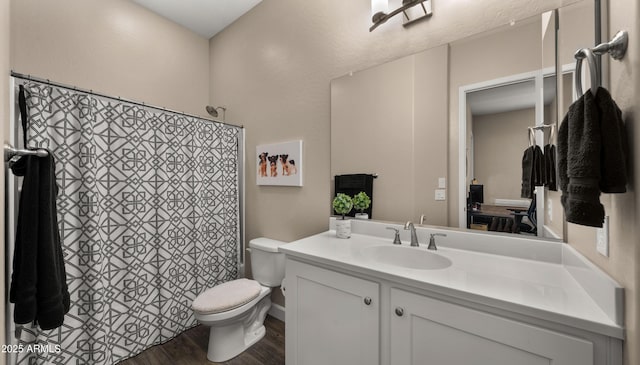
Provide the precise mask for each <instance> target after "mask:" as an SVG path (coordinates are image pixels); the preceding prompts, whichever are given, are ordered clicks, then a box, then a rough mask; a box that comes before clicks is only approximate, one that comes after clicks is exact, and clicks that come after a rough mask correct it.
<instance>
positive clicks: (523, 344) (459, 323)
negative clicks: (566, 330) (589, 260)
mask: <svg viewBox="0 0 640 365" xmlns="http://www.w3.org/2000/svg"><path fill="white" fill-rule="evenodd" d="M390 309H391V312H392V313H391V319H390V336H389V341H390V363H391V364H393V365H409V364H412V365H424V364H447V365H485V364H518V365H542V364H546V365H548V364H553V365H586V364H592V365H593V364H594V359H593V356H594V345H593V343H591V342H589V341H585V340H583V339H579V338H576V337H572V336H568V335H565V334H562V333H558V332H554V331H550V330H547V329H543V328H539V327H535V326H531V325H528V324H525V323H521V322H516V321H513V320H510V319H505V318H502V317H498V316H495V315H492V314H488V313H485V312H480V311H476V310H473V309H470V308H467V307H463V306H458V305H455V304H451V303H447V302H443V301H440V300H436V299H432V298H429V297H427V296H423V295H418V294H415V293H411V292H408V291H404V290H400V289H397V288H392V289H391V305H390Z"/></svg>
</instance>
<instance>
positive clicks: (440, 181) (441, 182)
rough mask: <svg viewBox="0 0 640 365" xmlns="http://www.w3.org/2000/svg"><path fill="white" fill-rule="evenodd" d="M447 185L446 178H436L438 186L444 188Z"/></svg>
mask: <svg viewBox="0 0 640 365" xmlns="http://www.w3.org/2000/svg"><path fill="white" fill-rule="evenodd" d="M446 187H447V179H446V178H444V177H439V178H438V188H439V189H445V188H446Z"/></svg>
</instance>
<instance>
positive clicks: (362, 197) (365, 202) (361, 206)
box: [353, 191, 371, 219]
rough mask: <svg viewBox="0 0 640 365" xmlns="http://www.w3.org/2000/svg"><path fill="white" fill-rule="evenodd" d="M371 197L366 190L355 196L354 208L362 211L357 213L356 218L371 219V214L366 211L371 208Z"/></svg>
mask: <svg viewBox="0 0 640 365" xmlns="http://www.w3.org/2000/svg"><path fill="white" fill-rule="evenodd" d="M370 205H371V199H370V198H369V195H367V193H365V192H364V191H361V192H359V193H358V194H356V195H354V196H353V208H354V209H355V210H357V211H359V212H360V213H356V219H369V214H367V213H365V212H364V211H365V210H367V209H369V206H370Z"/></svg>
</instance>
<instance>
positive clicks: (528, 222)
mask: <svg viewBox="0 0 640 365" xmlns="http://www.w3.org/2000/svg"><path fill="white" fill-rule="evenodd" d="M509 210H510V211H512V212H513V213H512V214H513V220H514V223H515V224H514V226H513V230H512V232H513V233H526V234H531V235H537V234H538V222H537V218H536V214H537V209H536V196H535V194H534V195H533V199H531V204H529V208H528V209H526V210H524V209H513V208H512V209H509Z"/></svg>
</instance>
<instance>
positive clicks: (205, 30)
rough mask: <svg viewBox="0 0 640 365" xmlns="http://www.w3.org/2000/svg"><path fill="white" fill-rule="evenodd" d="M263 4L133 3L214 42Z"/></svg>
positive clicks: (234, 0)
mask: <svg viewBox="0 0 640 365" xmlns="http://www.w3.org/2000/svg"><path fill="white" fill-rule="evenodd" d="M261 1H262V0H180V1H176V0H133V2H135V3H137V4H139V5H141V6H144V7H145V8H147V9H149V10H151V11H153V12H154V13H157V14H160V15H161V16H163V17H165V18H167V19H169V20H172V21H174V22H176V23H178V24H180V25H182V26H183V27H186V28H188V29H191V30H192V31H193V32H195V33H197V34H200V35H201V36H203V37H205V38H207V39H208V38H211V37H213V36H214V35H216V34H217V33H218V32H220V31H221V30H223V29H224V28H225V27H226V26H227V25H229V24H231V23H233V22H234V21H235V20H236V19H238V18H239V17H241V16H242V15H243V14H244V13H246V12H247V11H249V10H251V8H253V7H254V6H256V5H258V3H260V2H261Z"/></svg>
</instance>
